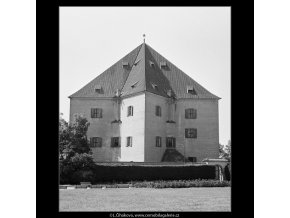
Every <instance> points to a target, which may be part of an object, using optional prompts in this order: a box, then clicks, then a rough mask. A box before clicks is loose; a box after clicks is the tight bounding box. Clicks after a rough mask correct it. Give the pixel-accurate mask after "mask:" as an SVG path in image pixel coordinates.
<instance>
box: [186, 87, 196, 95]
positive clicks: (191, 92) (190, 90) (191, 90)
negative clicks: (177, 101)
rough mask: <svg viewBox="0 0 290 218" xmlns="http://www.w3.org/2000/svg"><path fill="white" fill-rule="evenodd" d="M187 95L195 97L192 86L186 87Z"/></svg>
mask: <svg viewBox="0 0 290 218" xmlns="http://www.w3.org/2000/svg"><path fill="white" fill-rule="evenodd" d="M187 93H189V94H193V95H196V91H195V90H194V88H193V86H187Z"/></svg>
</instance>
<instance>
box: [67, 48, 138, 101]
mask: <svg viewBox="0 0 290 218" xmlns="http://www.w3.org/2000/svg"><path fill="white" fill-rule="evenodd" d="M141 47H142V45H139V46H138V47H137V48H135V49H134V50H133V51H131V52H130V53H129V54H127V55H126V56H125V57H123V58H122V59H120V60H119V61H118V62H117V63H115V64H114V65H112V66H111V67H110V68H108V69H107V70H105V71H104V72H103V73H102V74H100V75H99V76H97V77H96V78H95V79H93V80H92V81H91V82H89V83H88V84H87V85H85V86H84V87H83V88H81V89H80V90H79V91H77V92H75V93H74V94H72V95H71V96H69V97H70V98H71V97H114V96H115V92H116V90H117V89H119V90H121V89H122V87H123V86H124V84H125V82H126V80H127V78H128V76H129V73H130V71H131V69H132V65H133V64H134V62H135V60H136V57H137V55H138V53H139V51H140V48H141ZM125 62H128V65H127V66H126V67H123V63H125ZM96 86H101V87H102V89H103V92H102V93H97V92H95V87H96Z"/></svg>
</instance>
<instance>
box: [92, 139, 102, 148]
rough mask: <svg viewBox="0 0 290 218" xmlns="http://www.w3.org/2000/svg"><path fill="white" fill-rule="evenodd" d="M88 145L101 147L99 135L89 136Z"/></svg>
mask: <svg viewBox="0 0 290 218" xmlns="http://www.w3.org/2000/svg"><path fill="white" fill-rule="evenodd" d="M90 147H102V138H100V137H92V138H90Z"/></svg>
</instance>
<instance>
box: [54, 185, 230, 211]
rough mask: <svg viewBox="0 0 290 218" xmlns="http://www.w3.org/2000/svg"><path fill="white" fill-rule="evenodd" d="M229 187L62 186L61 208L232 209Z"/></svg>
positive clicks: (100, 209)
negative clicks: (66, 187) (87, 187)
mask: <svg viewBox="0 0 290 218" xmlns="http://www.w3.org/2000/svg"><path fill="white" fill-rule="evenodd" d="M230 198H231V191H230V187H210V188H207V187H205V188H166V189H151V188H107V189H99V188H97V189H73V190H67V189H60V190H59V199H60V202H59V208H60V211H230V208H231V206H230V205H231V203H230V201H231V199H230Z"/></svg>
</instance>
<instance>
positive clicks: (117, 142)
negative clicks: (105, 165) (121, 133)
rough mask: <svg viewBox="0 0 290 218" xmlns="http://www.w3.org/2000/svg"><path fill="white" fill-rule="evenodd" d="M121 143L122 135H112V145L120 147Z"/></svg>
mask: <svg viewBox="0 0 290 218" xmlns="http://www.w3.org/2000/svg"><path fill="white" fill-rule="evenodd" d="M120 146H121V143H120V137H112V138H111V147H113V148H115V147H120Z"/></svg>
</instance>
